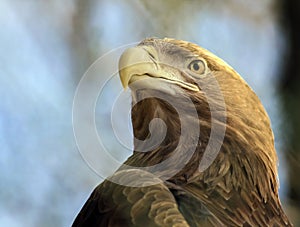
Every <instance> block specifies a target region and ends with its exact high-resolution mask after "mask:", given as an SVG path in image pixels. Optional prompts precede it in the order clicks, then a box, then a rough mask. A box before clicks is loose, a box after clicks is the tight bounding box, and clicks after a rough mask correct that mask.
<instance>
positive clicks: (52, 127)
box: [0, 0, 300, 227]
mask: <svg viewBox="0 0 300 227" xmlns="http://www.w3.org/2000/svg"><path fill="white" fill-rule="evenodd" d="M299 21H300V1H298V0H273V1H272V0H226V1H217V0H212V1H204V0H198V1H196V0H194V1H193V0H190V1H187V0H185V1H180V0H165V1H162V0H157V1H146V0H132V1H125V0H114V1H109V0H101V1H96V0H65V1H60V0H52V1H34V0H27V1H20V0H1V1H0V27H1V30H0V65H1V66H0V97H1V98H0V152H1V153H0V155H1V156H0V185H1V186H0V201H1V202H0V226H10V227H13V226H70V225H71V223H72V221H73V219H74V217H75V216H76V215H77V213H78V212H79V210H80V209H81V207H82V205H83V204H84V202H85V201H86V199H87V198H88V196H89V194H90V193H91V191H92V190H93V188H94V187H95V186H96V185H97V184H98V183H99V182H101V181H102V180H103V179H102V178H101V176H98V175H97V174H96V173H95V172H94V171H93V170H92V169H91V168H89V166H88V165H87V164H86V162H85V161H84V160H83V159H82V157H81V155H80V153H79V151H78V149H77V147H76V141H75V138H74V135H73V129H72V102H73V97H74V94H75V90H76V86H77V84H78V83H79V81H80V79H81V77H82V76H83V74H84V72H85V71H86V70H87V69H88V67H89V66H90V65H91V64H92V63H93V62H94V61H95V60H97V59H98V58H99V57H100V56H102V55H103V54H105V53H106V52H108V51H110V50H111V49H113V48H117V47H119V46H120V45H124V44H128V43H132V42H137V41H140V40H142V39H144V38H146V37H153V36H155V37H160V38H163V37H172V38H176V39H182V40H187V41H191V42H195V43H197V44H199V45H201V46H203V47H205V48H206V49H208V50H210V51H211V52H213V53H215V54H216V55H218V56H219V57H221V58H223V59H224V60H225V61H227V62H228V63H229V64H230V65H232V66H233V67H234V68H235V69H236V70H237V71H238V72H239V73H240V74H241V75H242V77H243V78H244V79H245V80H246V81H247V82H248V83H249V84H250V86H251V87H252V88H253V89H254V91H255V92H256V93H257V94H258V96H259V97H260V99H261V100H262V102H263V104H264V106H265V108H266V109H267V112H268V113H269V115H270V118H271V121H272V127H273V130H274V134H275V140H276V148H277V152H278V156H279V179H280V185H281V186H280V197H281V200H282V203H283V206H284V208H285V210H286V212H287V214H288V216H289V217H290V219H291V220H292V222H293V223H294V224H295V226H300V211H299V208H300V177H299V175H298V174H299V173H300V142H299V141H300V117H299V116H300V42H299V41H300V23H298V22H299ZM111 64H117V62H112V63H111ZM112 86H115V88H116V89H115V90H116V91H119V89H121V84H120V83H119V81H118V80H116V82H115V84H113V85H112ZM109 90H111V92H114V91H113V90H114V89H109ZM109 90H108V92H109ZM104 97H106V99H104V100H102V101H100V102H98V103H97V112H96V113H99V115H97V118H98V120H101V119H102V120H104V121H107V122H109V121H110V118H111V116H110V110H109V108H107V106H106V104H107V103H111V102H113V101H114V100H112V98H110V97H113V95H110V94H109V93H108V94H107V95H105V96H104ZM129 103H130V102H128V105H129ZM126 124H128V122H126ZM98 127H102V128H101V129H102V131H104V132H105V130H106V128H105V127H108V128H107V131H109V130H110V129H109V127H110V128H111V125H109V124H107V125H105V124H104V125H103V126H98ZM125 128H126V129H127V127H125ZM122 133H124V134H128V133H131V132H128V131H127V130H124V131H123V132H122ZM109 138H110V137H109V136H107V138H106V140H109ZM116 141H117V140H116V139H114V140H111V141H107V146H112V147H114V145H113V144H114V143H115V142H116ZM114 151H115V152H116V154H115V155H117V156H118V154H119V155H120V157H119V158H120V159H125V158H126V156H127V155H128V154H129V153H130V152H128V151H127V153H126V152H125V153H122V152H123V151H121V150H117V151H116V150H114ZM118 152H119V153H118ZM124 154H126V155H124ZM99 165H101V163H99Z"/></svg>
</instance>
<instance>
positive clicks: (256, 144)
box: [72, 38, 292, 227]
mask: <svg viewBox="0 0 300 227" xmlns="http://www.w3.org/2000/svg"><path fill="white" fill-rule="evenodd" d="M249 67H250V66H249ZM251 67H253V66H251ZM119 74H120V80H121V82H122V85H123V87H124V88H127V87H129V88H130V90H131V96H132V109H131V118H132V127H133V134H134V151H133V154H132V155H131V156H130V157H129V158H128V159H127V160H126V161H125V162H124V164H123V165H122V166H121V167H120V168H119V169H118V170H117V171H116V172H115V173H114V174H113V175H112V176H111V177H109V178H108V179H106V180H104V182H102V183H101V184H99V185H98V186H97V187H96V188H95V189H94V191H93V192H92V194H91V195H90V197H89V199H88V200H87V201H86V203H85V204H84V206H83V207H82V209H81V211H80V212H79V214H78V215H77V217H76V218H75V220H74V222H73V225H72V226H74V227H77V226H78V227H79V226H95V227H96V226H178V227H179V226H292V224H291V222H290V221H289V220H288V218H287V216H286V214H285V213H284V210H283V208H282V206H281V202H280V200H279V196H278V185H279V183H278V178H277V177H278V175H277V155H276V151H275V148H274V136H273V132H272V129H271V126H270V120H269V117H268V115H267V113H266V111H265V109H264V107H263V105H262V103H261V102H260V100H259V98H258V97H257V95H256V94H255V93H254V91H253V90H252V89H251V88H250V87H249V85H248V84H247V83H246V82H245V81H244V80H243V79H242V77H241V76H240V75H239V74H238V73H237V72H236V71H235V70H234V69H233V68H232V67H231V66H229V65H228V64H227V63H225V62H224V61H223V60H222V59H220V58H218V57H217V56H215V55H214V54H212V53H211V52H209V51H208V50H206V49H204V48H202V47H200V46H198V45H196V44H193V43H190V42H187V41H182V40H175V39H170V38H164V39H159V38H147V39H145V40H143V41H141V42H140V43H139V44H138V45H136V46H135V47H131V48H128V49H126V50H125V51H124V53H123V54H122V56H121V57H120V61H119Z"/></svg>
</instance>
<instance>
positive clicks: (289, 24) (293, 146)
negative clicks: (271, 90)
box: [280, 0, 300, 226]
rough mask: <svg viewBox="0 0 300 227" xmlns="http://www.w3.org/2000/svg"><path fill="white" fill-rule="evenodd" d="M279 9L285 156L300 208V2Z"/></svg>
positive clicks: (285, 0) (287, 0) (287, 1)
mask: <svg viewBox="0 0 300 227" xmlns="http://www.w3.org/2000/svg"><path fill="white" fill-rule="evenodd" d="M280 6H281V7H280V9H281V10H282V12H281V22H282V28H283V31H284V32H285V33H286V41H287V42H286V53H285V56H283V57H282V62H283V64H284V65H283V71H282V75H281V83H280V91H281V97H282V102H283V108H284V112H285V114H286V121H287V122H286V124H285V128H284V129H283V130H287V133H286V134H287V135H288V136H287V137H288V138H287V140H288V141H287V142H288V144H287V147H286V150H285V152H286V153H287V157H288V165H289V178H290V179H289V181H290V188H289V198H290V199H291V201H292V202H293V203H294V204H295V205H296V204H300V177H299V174H300V23H299V21H300V1H299V0H280ZM298 216H299V215H298ZM298 219H299V217H298ZM298 221H299V220H298ZM294 224H295V226H297V224H299V223H294Z"/></svg>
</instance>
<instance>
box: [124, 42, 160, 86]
mask: <svg viewBox="0 0 300 227" xmlns="http://www.w3.org/2000/svg"><path fill="white" fill-rule="evenodd" d="M153 56H157V53H156V50H155V49H154V48H153V47H148V46H147V47H145V46H137V47H132V48H128V49H127V50H125V51H124V53H123V54H122V55H121V57H120V60H119V74H120V79H121V82H122V85H123V87H124V88H127V87H128V85H129V84H130V83H131V82H133V81H131V79H133V77H134V76H139V77H141V76H142V75H146V74H150V75H153V76H155V75H157V74H158V71H157V64H155V62H154V59H153Z"/></svg>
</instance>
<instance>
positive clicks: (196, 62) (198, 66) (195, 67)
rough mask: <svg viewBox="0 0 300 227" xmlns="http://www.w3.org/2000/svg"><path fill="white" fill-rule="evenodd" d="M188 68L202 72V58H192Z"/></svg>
mask: <svg viewBox="0 0 300 227" xmlns="http://www.w3.org/2000/svg"><path fill="white" fill-rule="evenodd" d="M188 68H189V70H191V71H193V72H195V73H197V74H203V73H204V72H205V63H204V62H203V61H202V60H199V59H198V60H193V61H192V62H191V63H190V64H189V66H188Z"/></svg>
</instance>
